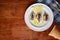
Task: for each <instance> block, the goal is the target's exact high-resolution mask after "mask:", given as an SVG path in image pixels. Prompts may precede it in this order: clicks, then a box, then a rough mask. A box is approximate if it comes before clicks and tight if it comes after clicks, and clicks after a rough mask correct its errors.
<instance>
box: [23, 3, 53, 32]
mask: <svg viewBox="0 0 60 40" xmlns="http://www.w3.org/2000/svg"><path fill="white" fill-rule="evenodd" d="M36 5H39V6H42V7H43V8H44V9H45V11H46V12H47V13H48V14H49V21H48V22H47V24H46V25H44V26H43V27H35V26H33V25H32V24H31V23H30V22H29V16H30V14H31V11H32V7H33V6H36ZM24 18H25V23H26V24H27V26H28V27H29V28H30V29H32V30H34V31H38V32H41V31H45V30H47V29H48V28H49V27H51V25H52V23H53V19H54V17H53V12H52V11H51V9H50V8H49V7H48V6H47V5H45V4H42V3H35V4H33V5H31V6H29V7H28V8H27V10H26V12H25V16H24Z"/></svg>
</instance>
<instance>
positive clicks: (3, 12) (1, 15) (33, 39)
mask: <svg viewBox="0 0 60 40" xmlns="http://www.w3.org/2000/svg"><path fill="white" fill-rule="evenodd" d="M34 3H35V1H34V0H0V40H57V39H55V38H53V37H51V36H49V35H48V34H49V32H50V31H51V30H52V28H53V26H54V25H57V24H56V23H55V22H54V23H53V25H52V26H51V27H50V28H49V29H48V30H46V31H44V32H35V31H32V30H30V29H29V28H28V27H27V25H26V24H25V22H24V14H25V10H26V8H27V7H29V6H30V5H31V4H34Z"/></svg>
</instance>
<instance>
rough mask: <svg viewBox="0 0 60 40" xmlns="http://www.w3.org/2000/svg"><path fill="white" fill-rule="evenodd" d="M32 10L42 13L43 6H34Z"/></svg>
mask: <svg viewBox="0 0 60 40" xmlns="http://www.w3.org/2000/svg"><path fill="white" fill-rule="evenodd" d="M32 10H33V11H34V12H36V13H37V12H42V6H34V7H33V8H32Z"/></svg>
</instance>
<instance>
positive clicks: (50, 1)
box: [36, 0, 60, 25]
mask: <svg viewBox="0 0 60 40" xmlns="http://www.w3.org/2000/svg"><path fill="white" fill-rule="evenodd" d="M36 2H38V3H43V4H46V5H47V6H49V7H50V8H51V10H52V11H53V15H54V21H55V22H56V23H57V24H59V25H60V4H59V3H58V2H57V1H56V0H36Z"/></svg>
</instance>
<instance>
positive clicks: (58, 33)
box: [49, 26, 60, 40]
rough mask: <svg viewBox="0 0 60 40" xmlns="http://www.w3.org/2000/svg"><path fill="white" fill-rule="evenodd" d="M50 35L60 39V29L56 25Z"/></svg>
mask: <svg viewBox="0 0 60 40" xmlns="http://www.w3.org/2000/svg"><path fill="white" fill-rule="evenodd" d="M49 35H50V36H53V37H54V38H56V39H58V40H60V31H59V30H58V29H57V27H56V26H54V27H53V29H52V31H51V32H50V33H49Z"/></svg>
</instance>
